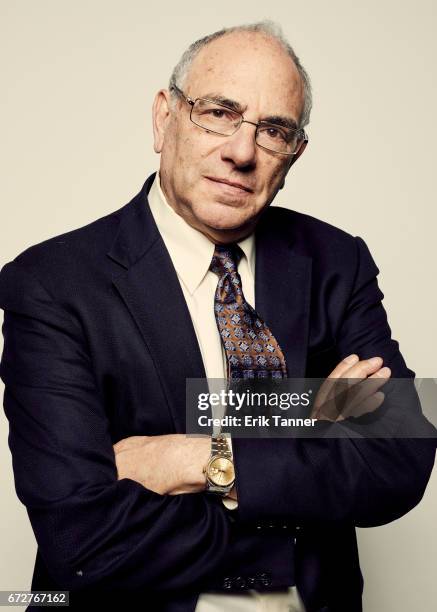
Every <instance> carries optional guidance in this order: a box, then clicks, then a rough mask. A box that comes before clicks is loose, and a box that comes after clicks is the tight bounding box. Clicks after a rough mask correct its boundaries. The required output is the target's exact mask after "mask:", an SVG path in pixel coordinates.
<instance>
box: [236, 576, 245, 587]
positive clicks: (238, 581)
mask: <svg viewBox="0 0 437 612" xmlns="http://www.w3.org/2000/svg"><path fill="white" fill-rule="evenodd" d="M233 583H234V587H235V588H236V589H241V590H242V589H245V588H246V581H245V579H244V578H243V577H242V576H237V577H236V578H234V580H233Z"/></svg>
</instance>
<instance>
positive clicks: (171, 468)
mask: <svg viewBox="0 0 437 612" xmlns="http://www.w3.org/2000/svg"><path fill="white" fill-rule="evenodd" d="M114 452H115V463H116V465H117V472H118V479H119V480H121V479H122V478H130V479H131V480H135V481H136V482H138V483H140V484H141V485H143V487H146V488H147V489H150V490H151V491H154V492H155V493H159V494H160V495H179V494H180V493H197V492H198V491H203V490H204V489H205V486H206V477H205V474H204V473H203V467H204V466H205V465H206V464H207V462H208V459H209V456H210V453H211V438H210V437H209V436H205V437H203V436H202V437H195V438H194V437H192V438H190V437H187V436H186V435H185V434H169V435H165V436H131V437H129V438H124V439H123V440H120V441H119V442H117V444H114Z"/></svg>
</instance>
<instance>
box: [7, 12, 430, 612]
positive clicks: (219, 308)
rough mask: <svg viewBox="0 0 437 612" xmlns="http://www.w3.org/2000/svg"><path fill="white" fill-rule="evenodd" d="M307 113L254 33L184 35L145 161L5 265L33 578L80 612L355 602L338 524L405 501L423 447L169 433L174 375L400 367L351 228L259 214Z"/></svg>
mask: <svg viewBox="0 0 437 612" xmlns="http://www.w3.org/2000/svg"><path fill="white" fill-rule="evenodd" d="M310 108H311V94H310V85H309V80H308V76H307V74H306V72H305V70H304V69H303V67H302V65H301V63H300V62H299V59H298V58H297V57H296V55H295V53H294V52H293V50H292V48H291V47H290V46H289V45H288V43H287V42H286V41H285V40H284V39H283V38H282V36H281V34H280V32H278V30H277V29H275V28H274V27H273V26H272V25H269V24H266V23H261V24H255V25H250V26H241V27H236V28H231V29H228V30H222V31H220V32H217V33H215V34H213V35H211V36H207V37H206V38H204V39H202V40H200V41H197V42H196V43H194V44H193V45H191V47H190V48H189V49H188V50H187V52H186V53H185V54H184V55H183V57H182V59H181V61H180V62H179V64H178V65H177V66H176V68H175V70H174V73H173V75H172V78H171V80H170V86H169V89H168V90H165V89H163V90H161V91H159V92H158V94H157V95H156V98H155V101H154V105H153V129H154V143H155V144H154V146H155V151H156V152H157V153H160V154H161V161H160V168H159V173H158V174H154V175H152V176H151V177H149V179H148V180H147V181H146V183H145V185H144V187H143V189H142V190H141V192H140V193H139V194H138V195H137V196H136V197H135V198H134V199H133V200H132V201H131V202H130V203H129V204H127V205H126V206H124V207H123V208H121V209H120V210H118V211H116V212H114V213H112V214H110V215H108V216H106V217H104V218H102V219H99V220H97V221H95V222H94V223H91V224H90V225H87V226H86V227H83V228H80V229H78V230H75V231H72V232H69V233H67V234H64V235H62V236H58V237H56V238H52V239H51V240H48V241H46V242H44V243H42V244H39V245H36V246H33V247H31V248H29V249H27V250H26V251H25V252H24V253H22V254H20V255H19V256H18V257H17V258H16V259H15V260H14V261H13V262H11V263H9V264H7V265H6V266H5V267H4V268H3V270H2V272H1V275H0V306H1V307H2V308H4V310H5V322H4V336H5V348H4V354H3V359H2V366H1V368H2V369H1V375H2V379H3V381H4V382H5V389H6V390H5V398H4V405H5V411H6V415H7V417H8V419H9V421H10V447H11V451H12V455H13V460H14V473H15V481H16V489H17V494H18V496H19V498H20V500H21V501H22V502H23V503H24V504H25V505H26V507H27V510H28V513H29V518H30V521H31V523H32V527H33V530H34V533H35V537H36V540H37V542H38V553H37V558H36V564H35V570H34V577H33V582H32V588H33V589H34V590H43V589H44V590H60V589H67V590H70V605H71V606H72V607H73V608H75V609H86V608H87V607H91V606H98V607H103V608H106V607H109V606H111V605H114V604H115V605H119V606H125V607H126V609H144V610H151V611H154V612H155V611H161V610H162V611H165V612H182V611H183V612H193V611H194V610H196V612H218V611H227V610H229V611H230V612H232V611H235V612H237V611H241V612H245V611H247V612H249V611H251V610H253V611H255V610H256V611H261V610H265V611H270V612H273V611H277V612H279V611H283V610H295V611H303V610H306V611H307V612H313V611H314V612H315V611H321V610H324V611H330V612H333V611H339V610H345V611H346V610H347V611H348V612H355V611H358V610H361V593H362V578H361V574H360V569H359V563H358V555H357V548H356V539H355V530H354V528H355V526H356V525H359V526H373V525H380V524H383V523H386V522H388V521H391V520H394V519H396V518H397V517H400V516H401V515H403V514H404V513H406V512H407V511H408V510H410V509H411V508H412V507H413V506H414V505H415V504H417V503H418V502H419V500H420V499H421V497H422V495H423V492H424V490H425V487H426V483H427V480H428V478H429V475H430V472H431V469H432V465H433V459H434V447H433V446H432V445H429V444H425V443H424V441H421V442H420V441H412V440H390V441H387V440H386V441H384V443H383V444H382V443H381V440H360V441H353V440H347V439H346V440H342V439H318V440H316V439H300V440H299V439H276V440H275V439H270V438H258V439H247V438H234V439H232V440H229V441H228V440H227V439H223V438H220V437H219V436H213V437H212V440H211V438H210V437H209V436H203V437H188V436H186V435H185V431H186V430H185V409H186V407H185V385H186V380H187V379H189V378H203V377H205V376H207V377H208V378H211V379H212V378H226V377H227V378H228V379H233V378H239V377H242V378H246V377H247V378H257V377H261V378H263V377H264V378H265V377H272V378H275V377H276V378H277V377H285V376H288V377H303V376H305V375H307V376H327V375H329V374H331V376H332V377H345V376H347V377H350V378H366V377H373V378H378V377H380V378H387V377H389V376H390V375H393V376H397V377H408V376H412V372H411V371H410V370H408V369H407V367H406V365H405V363H404V360H403V358H402V356H401V354H400V353H399V350H398V345H397V343H396V342H395V341H394V340H392V339H391V336H390V329H389V327H388V324H387V320H386V315H385V311H384V309H383V307H382V305H381V298H382V294H381V292H380V290H379V289H378V285H377V281H376V275H377V273H378V270H377V268H376V266H375V264H374V263H373V260H372V258H371V256H370V254H369V252H368V250H367V248H366V246H365V244H364V242H363V241H362V240H361V239H360V238H354V237H352V236H349V235H347V234H346V233H344V232H342V231H341V230H338V229H335V228H334V227H332V226H329V225H327V224H325V223H322V222H321V221H317V220H315V219H313V218H310V217H307V216H305V215H302V214H299V213H296V212H291V211H289V210H286V209H283V208H278V207H275V208H269V205H270V203H271V202H272V200H273V198H274V197H275V196H276V194H277V193H278V191H279V190H280V189H281V188H282V186H283V185H284V181H285V178H286V175H287V173H288V171H289V170H290V167H291V166H292V164H293V163H294V162H295V161H296V160H297V159H298V158H299V157H300V155H301V154H302V153H303V151H304V149H305V146H306V144H307V137H306V134H305V132H304V129H303V128H304V126H305V125H306V124H307V123H308V121H309V113H310ZM235 316H236V317H237V318H235ZM254 339H255V340H254ZM255 341H256V343H257V344H256V345H255ZM228 442H229V443H228ZM358 442H360V443H358ZM217 458H220V459H221V460H222V461H224V462H227V465H228V471H227V473H226V477H225V478H224V480H222V481H220V480H217V479H215V478H214V470H212V469H211V465H212V463H211V461H214V460H215V459H217Z"/></svg>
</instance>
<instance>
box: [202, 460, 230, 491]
mask: <svg viewBox="0 0 437 612" xmlns="http://www.w3.org/2000/svg"><path fill="white" fill-rule="evenodd" d="M208 478H209V480H210V481H211V482H212V483H213V484H214V485H216V486H218V487H227V486H229V485H230V484H231V483H232V482H233V481H234V479H235V472H234V464H233V463H232V461H230V460H229V459H226V458H225V457H215V458H214V459H213V460H212V461H211V463H210V464H209V466H208Z"/></svg>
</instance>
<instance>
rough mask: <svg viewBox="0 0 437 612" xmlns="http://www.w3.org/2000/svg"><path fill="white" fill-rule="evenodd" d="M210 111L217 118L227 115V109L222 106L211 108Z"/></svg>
mask: <svg viewBox="0 0 437 612" xmlns="http://www.w3.org/2000/svg"><path fill="white" fill-rule="evenodd" d="M209 113H210V115H212V116H213V117H215V118H216V119H222V118H223V117H224V115H225V111H224V110H223V109H222V108H211V109H210V110H209Z"/></svg>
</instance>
